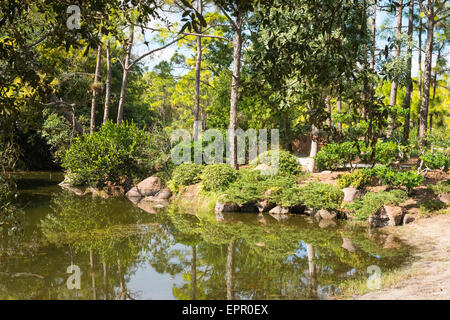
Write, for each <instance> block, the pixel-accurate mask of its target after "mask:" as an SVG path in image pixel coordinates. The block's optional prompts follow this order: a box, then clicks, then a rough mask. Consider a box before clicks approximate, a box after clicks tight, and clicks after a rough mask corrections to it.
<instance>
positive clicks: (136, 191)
mask: <svg viewBox="0 0 450 320" xmlns="http://www.w3.org/2000/svg"><path fill="white" fill-rule="evenodd" d="M125 195H126V196H127V197H128V198H134V199H140V198H142V197H143V195H142V194H141V193H140V192H139V189H138V188H137V187H133V188H131V189H130V190H128V192H127V193H126V194H125Z"/></svg>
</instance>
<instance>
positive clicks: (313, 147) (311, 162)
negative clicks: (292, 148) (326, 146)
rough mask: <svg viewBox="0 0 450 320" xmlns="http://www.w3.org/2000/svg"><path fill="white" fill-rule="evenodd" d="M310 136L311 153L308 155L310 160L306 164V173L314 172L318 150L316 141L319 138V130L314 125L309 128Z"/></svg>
mask: <svg viewBox="0 0 450 320" xmlns="http://www.w3.org/2000/svg"><path fill="white" fill-rule="evenodd" d="M311 134H312V140H311V151H310V153H309V158H310V159H309V163H308V171H309V172H314V167H315V163H316V155H317V149H318V144H317V140H318V138H319V129H317V127H316V126H315V125H312V126H311Z"/></svg>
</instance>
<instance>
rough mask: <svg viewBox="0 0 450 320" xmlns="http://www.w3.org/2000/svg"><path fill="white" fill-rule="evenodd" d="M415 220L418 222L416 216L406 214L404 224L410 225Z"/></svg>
mask: <svg viewBox="0 0 450 320" xmlns="http://www.w3.org/2000/svg"><path fill="white" fill-rule="evenodd" d="M414 220H416V218H415V217H414V215H412V214H405V216H404V217H403V224H408V223H411V222H413V221H414Z"/></svg>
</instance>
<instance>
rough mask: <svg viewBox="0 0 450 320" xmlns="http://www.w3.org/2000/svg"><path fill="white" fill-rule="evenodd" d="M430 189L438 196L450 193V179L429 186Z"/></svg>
mask: <svg viewBox="0 0 450 320" xmlns="http://www.w3.org/2000/svg"><path fill="white" fill-rule="evenodd" d="M428 189H430V190H432V191H433V192H434V193H435V194H437V195H440V194H445V193H450V179H447V181H442V182H439V183H436V184H429V185H428Z"/></svg>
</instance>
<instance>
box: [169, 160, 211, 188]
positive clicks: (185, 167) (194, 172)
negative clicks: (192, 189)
mask: <svg viewBox="0 0 450 320" xmlns="http://www.w3.org/2000/svg"><path fill="white" fill-rule="evenodd" d="M203 168H204V167H203V166H202V165H199V164H195V163H182V164H180V165H179V166H177V167H176V168H175V170H174V171H173V173H172V179H170V181H169V182H168V186H169V188H170V190H172V191H173V192H177V191H178V188H179V187H181V186H190V185H192V184H196V183H197V182H200V180H201V177H200V175H201V173H202V171H203Z"/></svg>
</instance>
